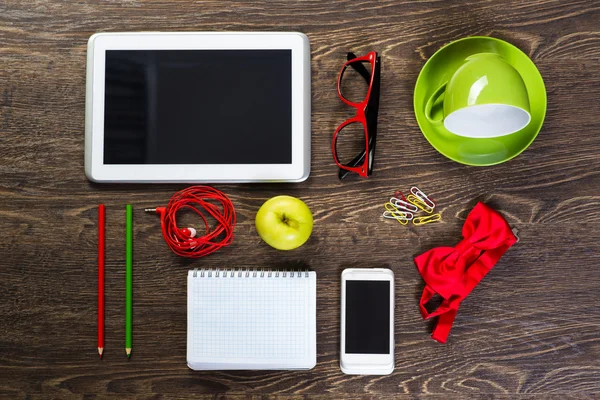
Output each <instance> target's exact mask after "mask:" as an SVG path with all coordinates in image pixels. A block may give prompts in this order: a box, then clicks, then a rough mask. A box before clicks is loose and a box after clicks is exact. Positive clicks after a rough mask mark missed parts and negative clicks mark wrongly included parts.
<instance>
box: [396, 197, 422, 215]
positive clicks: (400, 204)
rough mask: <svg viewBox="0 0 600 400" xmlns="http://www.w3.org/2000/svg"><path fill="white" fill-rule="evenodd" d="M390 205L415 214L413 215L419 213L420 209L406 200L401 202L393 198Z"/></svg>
mask: <svg viewBox="0 0 600 400" xmlns="http://www.w3.org/2000/svg"><path fill="white" fill-rule="evenodd" d="M403 197H404V196H403ZM390 203H392V205H393V206H394V207H396V208H397V209H399V210H403V211H408V212H409V213H413V214H414V213H418V212H419V207H417V206H415V205H414V204H411V203H409V202H408V201H406V200H401V199H399V198H397V197H392V198H391V199H390Z"/></svg>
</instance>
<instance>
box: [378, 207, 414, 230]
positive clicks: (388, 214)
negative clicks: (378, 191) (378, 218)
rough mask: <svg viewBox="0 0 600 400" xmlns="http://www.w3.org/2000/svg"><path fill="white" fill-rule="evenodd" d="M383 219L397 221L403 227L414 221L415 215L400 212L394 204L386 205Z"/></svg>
mask: <svg viewBox="0 0 600 400" xmlns="http://www.w3.org/2000/svg"><path fill="white" fill-rule="evenodd" d="M385 209H386V210H387V211H384V212H383V218H388V219H395V220H396V221H398V222H399V223H400V224H402V225H408V222H409V221H410V220H412V219H413V217H414V214H412V213H409V212H404V211H400V210H398V209H397V208H396V207H394V205H393V204H392V203H385Z"/></svg>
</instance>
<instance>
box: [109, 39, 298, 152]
mask: <svg viewBox="0 0 600 400" xmlns="http://www.w3.org/2000/svg"><path fill="white" fill-rule="evenodd" d="M105 74H106V77H105V96H104V101H105V102H104V164H291V163H292V51H291V50H107V51H106V68H105Z"/></svg>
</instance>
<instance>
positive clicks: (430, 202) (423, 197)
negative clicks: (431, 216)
mask: <svg viewBox="0 0 600 400" xmlns="http://www.w3.org/2000/svg"><path fill="white" fill-rule="evenodd" d="M410 192H411V193H412V194H413V195H415V196H416V197H418V198H419V199H420V200H421V201H422V202H423V203H425V204H426V205H427V207H430V208H431V209H434V208H435V201H433V200H431V199H430V198H429V197H427V195H426V194H425V193H423V191H422V190H421V189H419V188H418V187H416V186H413V187H411V188H410Z"/></svg>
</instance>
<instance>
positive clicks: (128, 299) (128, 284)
mask: <svg viewBox="0 0 600 400" xmlns="http://www.w3.org/2000/svg"><path fill="white" fill-rule="evenodd" d="M126 214H127V222H126V233H125V240H126V244H125V253H126V254H125V262H126V270H125V353H127V357H130V356H131V341H132V340H131V339H132V334H131V331H132V326H131V319H132V317H133V301H132V300H133V299H132V296H131V291H132V289H133V271H132V266H133V209H132V207H131V204H127V206H126Z"/></svg>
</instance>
